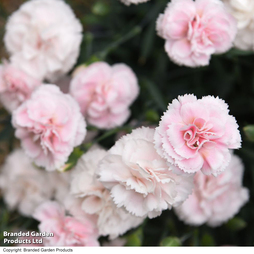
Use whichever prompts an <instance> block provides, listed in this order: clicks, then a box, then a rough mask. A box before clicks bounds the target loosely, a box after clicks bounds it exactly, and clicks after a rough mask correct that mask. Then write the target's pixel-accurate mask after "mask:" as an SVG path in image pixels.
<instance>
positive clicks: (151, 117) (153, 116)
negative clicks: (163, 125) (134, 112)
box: [146, 109, 160, 122]
mask: <svg viewBox="0 0 254 254" xmlns="http://www.w3.org/2000/svg"><path fill="white" fill-rule="evenodd" d="M146 120H147V121H150V122H158V121H159V120H160V117H159V115H158V113H157V112H156V111H155V110H152V109H150V110H148V111H146Z"/></svg>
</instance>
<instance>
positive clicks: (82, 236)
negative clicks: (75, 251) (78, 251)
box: [33, 201, 99, 246]
mask: <svg viewBox="0 0 254 254" xmlns="http://www.w3.org/2000/svg"><path fill="white" fill-rule="evenodd" d="M33 217H34V218H35V219H36V220H38V221H40V224H39V230H40V232H50V233H53V234H54V237H45V238H44V239H43V240H44V245H45V246H99V242H98V241H97V238H98V232H97V230H96V228H95V227H94V225H93V223H92V222H91V221H90V220H89V219H87V218H85V217H82V219H77V218H73V217H71V216H66V215H65V210H64V208H63V207H62V206H61V205H59V204H58V203H57V202H54V201H47V202H45V203H43V204H42V205H40V206H39V207H37V209H36V210H35V212H34V215H33Z"/></svg>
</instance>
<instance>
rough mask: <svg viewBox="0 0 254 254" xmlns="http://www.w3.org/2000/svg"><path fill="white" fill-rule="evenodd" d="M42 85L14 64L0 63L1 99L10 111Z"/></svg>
mask: <svg viewBox="0 0 254 254" xmlns="http://www.w3.org/2000/svg"><path fill="white" fill-rule="evenodd" d="M40 85H41V82H40V81H39V80H37V79H35V78H33V77H31V76H29V75H27V74H26V73H25V72H24V71H22V70H20V69H18V68H16V67H15V66H13V65H11V64H9V63H4V64H3V65H0V101H1V103H2V104H3V105H4V107H5V108H6V109H7V110H8V111H9V112H12V111H13V110H15V109H16V108H18V107H19V106H20V105H21V104H22V103H23V102H24V101H25V100H27V99H29V98H30V95H31V93H32V92H33V90H35V89H36V88H37V87H38V86H40Z"/></svg>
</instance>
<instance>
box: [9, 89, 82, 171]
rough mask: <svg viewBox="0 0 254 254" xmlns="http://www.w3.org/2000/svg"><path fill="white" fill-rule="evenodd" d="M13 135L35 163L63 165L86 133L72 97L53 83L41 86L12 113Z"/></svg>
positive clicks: (47, 166) (56, 166)
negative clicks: (14, 129) (19, 140)
mask: <svg viewBox="0 0 254 254" xmlns="http://www.w3.org/2000/svg"><path fill="white" fill-rule="evenodd" d="M12 123H13V126H14V127H15V128H16V131H15V135H16V137H17V138H19V139H21V144H22V146H23V148H24V149H25V151H26V153H27V154H28V156H29V157H31V158H32V159H33V160H34V162H35V163H36V165H37V166H42V167H45V168H46V169H47V170H55V169H58V168H60V167H61V166H63V165H64V163H65V162H66V161H67V159H68V157H69V155H70V154H71V152H72V151H73V148H74V147H75V146H78V145H80V144H81V142H82V141H83V140H84V137H85V135H86V123H85V121H84V119H83V116H82V115H81V113H80V109H79V106H78V104H77V103H76V102H75V100H74V99H73V98H72V97H71V96H70V95H67V94H63V93H62V92H61V91H60V90H59V88H58V87H56V86H55V85H43V86H40V87H39V88H38V89H37V90H36V91H34V93H33V94H32V95H31V98H30V99H29V100H27V101H25V102H24V103H23V104H22V105H21V106H20V107H19V108H17V109H16V110H15V111H14V112H13V119H12Z"/></svg>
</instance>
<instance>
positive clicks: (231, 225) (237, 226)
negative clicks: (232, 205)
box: [226, 217, 247, 231]
mask: <svg viewBox="0 0 254 254" xmlns="http://www.w3.org/2000/svg"><path fill="white" fill-rule="evenodd" d="M246 225H247V224H246V222H245V221H244V220H243V219H241V218H238V217H235V218H233V219H231V220H229V221H228V222H227V224H226V227H227V228H228V229H229V230H231V231H239V230H242V229H244V228H245V227H246Z"/></svg>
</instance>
